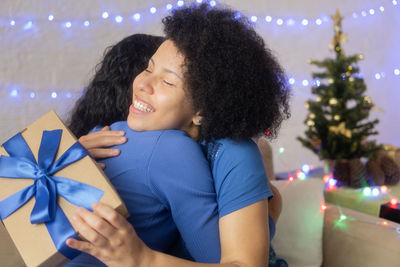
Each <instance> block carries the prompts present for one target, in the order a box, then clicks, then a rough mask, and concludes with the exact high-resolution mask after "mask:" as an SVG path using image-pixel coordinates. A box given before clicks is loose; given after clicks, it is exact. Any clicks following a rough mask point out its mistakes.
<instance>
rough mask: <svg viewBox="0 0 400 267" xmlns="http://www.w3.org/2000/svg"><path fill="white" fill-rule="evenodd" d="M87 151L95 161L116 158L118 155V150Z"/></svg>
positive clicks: (98, 149) (94, 149) (97, 149)
mask: <svg viewBox="0 0 400 267" xmlns="http://www.w3.org/2000/svg"><path fill="white" fill-rule="evenodd" d="M88 150H89V153H90V155H92V156H93V157H94V158H95V159H104V158H109V157H115V156H118V155H119V153H120V150H119V149H111V148H92V149H88Z"/></svg>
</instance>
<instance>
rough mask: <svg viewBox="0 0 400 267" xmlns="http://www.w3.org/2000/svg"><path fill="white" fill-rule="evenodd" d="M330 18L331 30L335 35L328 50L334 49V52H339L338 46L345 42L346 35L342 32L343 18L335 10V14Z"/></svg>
mask: <svg viewBox="0 0 400 267" xmlns="http://www.w3.org/2000/svg"><path fill="white" fill-rule="evenodd" d="M331 18H332V19H333V28H334V30H335V35H334V36H333V39H332V44H331V45H330V46H329V49H330V50H333V48H335V49H336V51H337V52H339V51H340V44H341V43H345V42H347V37H346V36H347V34H345V33H343V32H342V20H343V17H342V16H341V15H340V12H339V10H336V14H335V15H332V16H331Z"/></svg>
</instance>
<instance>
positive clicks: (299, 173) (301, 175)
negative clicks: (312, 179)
mask: <svg viewBox="0 0 400 267" xmlns="http://www.w3.org/2000/svg"><path fill="white" fill-rule="evenodd" d="M296 177H297V179H299V180H304V179H306V174H305V173H304V172H302V171H300V170H298V171H296Z"/></svg>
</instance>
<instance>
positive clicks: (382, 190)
mask: <svg viewBox="0 0 400 267" xmlns="http://www.w3.org/2000/svg"><path fill="white" fill-rule="evenodd" d="M387 191H388V188H387V186H386V185H382V186H381V193H382V194H385V193H386V192H387Z"/></svg>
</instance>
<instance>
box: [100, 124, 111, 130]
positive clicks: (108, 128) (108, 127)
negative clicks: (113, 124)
mask: <svg viewBox="0 0 400 267" xmlns="http://www.w3.org/2000/svg"><path fill="white" fill-rule="evenodd" d="M101 130H102V131H109V130H110V126H108V125H106V126H104V127H103V129H101Z"/></svg>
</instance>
